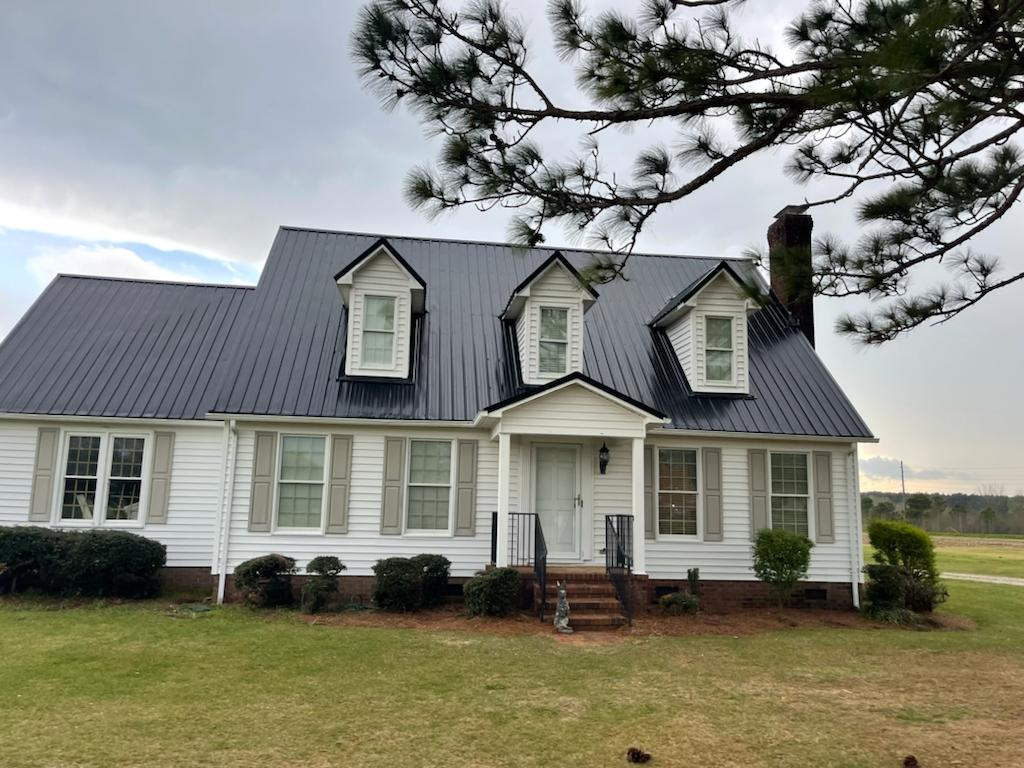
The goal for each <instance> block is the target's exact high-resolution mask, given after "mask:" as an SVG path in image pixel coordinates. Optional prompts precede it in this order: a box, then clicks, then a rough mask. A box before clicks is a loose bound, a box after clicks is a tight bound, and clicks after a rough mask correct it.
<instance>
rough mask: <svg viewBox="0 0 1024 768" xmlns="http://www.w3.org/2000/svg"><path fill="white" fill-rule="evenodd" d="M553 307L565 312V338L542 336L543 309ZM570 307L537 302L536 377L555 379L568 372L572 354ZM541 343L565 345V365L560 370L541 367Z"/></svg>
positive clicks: (570, 366)
mask: <svg viewBox="0 0 1024 768" xmlns="http://www.w3.org/2000/svg"><path fill="white" fill-rule="evenodd" d="M545 309H549V310H551V309H554V310H558V311H561V312H564V313H565V339H564V340H563V339H547V338H545V337H544V331H543V328H544V322H543V318H544V310H545ZM571 325H572V307H567V306H565V305H560V304H538V305H537V347H536V350H537V376H538V378H547V379H557V378H561V377H562V376H565V375H566V374H568V373H569V371H570V369H571V368H572V363H571V362H570V357H571V354H572V329H571ZM542 343H547V344H564V345H565V367H564V368H563V369H562V370H561V371H545V370H542V369H541V365H540V345H541V344H542Z"/></svg>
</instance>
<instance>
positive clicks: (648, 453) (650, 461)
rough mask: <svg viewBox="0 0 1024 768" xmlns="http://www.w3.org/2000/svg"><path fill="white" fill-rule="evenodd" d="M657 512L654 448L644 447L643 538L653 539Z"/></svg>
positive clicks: (650, 446) (651, 446)
mask: <svg viewBox="0 0 1024 768" xmlns="http://www.w3.org/2000/svg"><path fill="white" fill-rule="evenodd" d="M657 514H658V511H657V509H656V508H655V504H654V446H653V445H645V446H644V538H645V539H653V538H654V532H655V530H656V525H655V524H656V522H657V521H656V517H657Z"/></svg>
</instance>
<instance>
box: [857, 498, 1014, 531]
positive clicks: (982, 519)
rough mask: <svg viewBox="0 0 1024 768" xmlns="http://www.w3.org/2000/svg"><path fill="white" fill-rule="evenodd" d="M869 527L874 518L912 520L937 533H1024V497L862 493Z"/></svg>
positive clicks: (864, 513)
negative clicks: (869, 521)
mask: <svg viewBox="0 0 1024 768" xmlns="http://www.w3.org/2000/svg"><path fill="white" fill-rule="evenodd" d="M861 511H862V513H863V518H864V521H865V524H867V521H868V520H870V519H871V518H873V517H884V518H890V519H892V518H896V519H902V520H908V521H910V522H912V523H914V524H915V525H920V526H921V527H922V528H924V529H925V530H928V531H933V532H936V533H941V532H944V531H945V532H954V533H1017V534H1022V533H1024V496H1002V495H986V494H976V493H949V494H946V493H908V494H907V497H906V500H904V499H903V497H902V494H900V493H882V492H878V491H865V492H864V493H862V494H861Z"/></svg>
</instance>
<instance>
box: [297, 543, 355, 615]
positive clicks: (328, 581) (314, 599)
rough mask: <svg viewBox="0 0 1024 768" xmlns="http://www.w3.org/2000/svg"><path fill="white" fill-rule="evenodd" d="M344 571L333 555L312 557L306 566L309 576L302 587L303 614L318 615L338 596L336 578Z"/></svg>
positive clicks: (343, 567) (343, 566)
mask: <svg viewBox="0 0 1024 768" xmlns="http://www.w3.org/2000/svg"><path fill="white" fill-rule="evenodd" d="M344 570H345V564H344V563H343V562H341V560H339V559H338V558H336V557H334V556H333V555H320V556H319V557H314V558H313V559H312V560H310V561H309V563H308V564H307V565H306V573H307V574H310V575H309V578H308V579H306V583H305V584H303V585H302V599H301V602H300V606H301V608H302V611H303V612H304V613H320V612H321V611H322V610H324V609H325V608H327V606H328V605H329V604H330V602H331V600H332V599H333V597H334V596H335V595H336V594H338V578H339V577H340V576H341V572H342V571H344Z"/></svg>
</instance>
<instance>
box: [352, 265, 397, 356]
mask: <svg viewBox="0 0 1024 768" xmlns="http://www.w3.org/2000/svg"><path fill="white" fill-rule="evenodd" d="M368 295H369V296H396V300H395V364H394V366H393V368H392V369H386V370H381V369H367V370H372V371H377V373H378V374H380V375H383V374H395V373H401V375H402V376H405V375H407V373H408V366H407V364H406V361H407V360H408V359H409V339H410V337H411V331H410V327H411V322H412V320H411V315H412V304H411V298H410V294H409V278H408V277H406V275H405V273H404V272H402V270H401V269H399V268H398V267H397V266H396V265H395V262H394V261H392V260H391V257H390V256H387V255H384V254H382V255H379V256H375V257H374V258H372V259H370V260H369V261H368V262H367V263H366V264H364V265H363V266H362V267H360V268H359V269H358V270H357V271H356V274H355V276H354V278H353V280H352V299H351V306H350V307H349V318H350V323H349V330H350V336H349V349H350V353H351V357H352V359H351V362H350V367H351V371H356V370H359V368H360V366H361V365H362V359H363V356H362V344H363V305H364V303H365V300H366V296H368Z"/></svg>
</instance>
